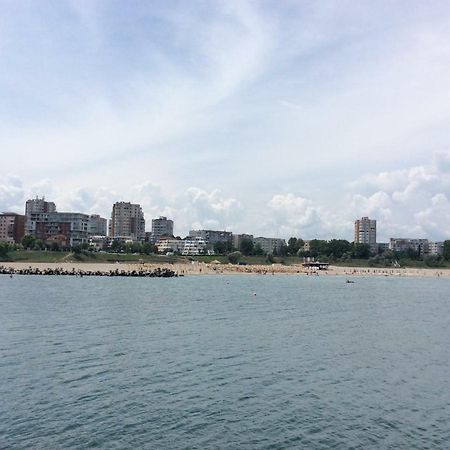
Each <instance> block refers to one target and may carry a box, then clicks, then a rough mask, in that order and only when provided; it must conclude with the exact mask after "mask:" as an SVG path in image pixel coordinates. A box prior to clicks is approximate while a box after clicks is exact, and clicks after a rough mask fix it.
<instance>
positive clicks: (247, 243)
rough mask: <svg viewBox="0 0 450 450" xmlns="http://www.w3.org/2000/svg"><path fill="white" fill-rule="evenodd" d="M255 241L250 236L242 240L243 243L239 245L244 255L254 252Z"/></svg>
mask: <svg viewBox="0 0 450 450" xmlns="http://www.w3.org/2000/svg"><path fill="white" fill-rule="evenodd" d="M253 247H254V244H253V241H252V240H251V239H249V238H243V239H242V241H241V245H240V246H239V250H240V251H241V252H242V254H243V255H245V256H248V255H251V254H252V253H253Z"/></svg>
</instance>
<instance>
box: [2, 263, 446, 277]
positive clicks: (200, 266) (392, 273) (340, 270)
mask: <svg viewBox="0 0 450 450" xmlns="http://www.w3.org/2000/svg"><path fill="white" fill-rule="evenodd" d="M0 266H3V267H4V268H10V269H13V270H24V269H29V268H31V269H38V270H48V269H58V268H59V269H63V270H64V271H72V270H74V271H78V270H79V271H101V272H109V271H112V270H116V269H119V270H124V271H130V272H131V271H133V270H155V269H158V268H159V269H163V270H164V269H166V270H172V271H174V272H176V273H177V274H178V275H214V274H223V275H234V274H255V275H272V274H273V275H275V274H277V275H282V274H284V275H298V276H305V275H314V276H317V275H320V276H336V275H337V276H347V277H358V276H378V277H380V276H383V277H399V276H400V277H436V278H439V277H450V269H441V268H372V267H342V266H330V267H329V269H328V270H321V271H308V270H306V269H305V268H303V267H302V266H301V265H291V266H284V265H281V264H273V265H271V266H268V265H245V266H240V265H232V264H207V263H201V262H194V263H190V264H189V263H186V264H182V263H176V264H168V263H166V264H151V263H119V262H117V263H86V262H64V263H61V262H59V263H32V262H0Z"/></svg>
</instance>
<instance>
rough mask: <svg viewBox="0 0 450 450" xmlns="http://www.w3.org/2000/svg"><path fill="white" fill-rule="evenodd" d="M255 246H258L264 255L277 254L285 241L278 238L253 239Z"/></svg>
mask: <svg viewBox="0 0 450 450" xmlns="http://www.w3.org/2000/svg"><path fill="white" fill-rule="evenodd" d="M253 243H254V244H255V245H259V246H260V247H261V248H262V249H263V251H264V252H265V253H272V254H273V253H278V252H279V251H280V249H281V247H282V246H284V245H286V241H285V240H284V239H280V238H267V237H256V238H254V239H253Z"/></svg>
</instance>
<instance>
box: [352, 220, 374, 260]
mask: <svg viewBox="0 0 450 450" xmlns="http://www.w3.org/2000/svg"><path fill="white" fill-rule="evenodd" d="M354 241H355V244H368V245H370V250H371V251H372V252H373V253H375V252H377V221H376V220H372V219H369V218H368V217H362V218H361V219H358V220H355V239H354Z"/></svg>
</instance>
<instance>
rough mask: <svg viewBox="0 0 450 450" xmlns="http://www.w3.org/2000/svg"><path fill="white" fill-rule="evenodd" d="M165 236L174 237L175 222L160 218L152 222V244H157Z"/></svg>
mask: <svg viewBox="0 0 450 450" xmlns="http://www.w3.org/2000/svg"><path fill="white" fill-rule="evenodd" d="M163 236H168V237H171V236H173V220H171V219H168V218H167V217H164V216H160V217H158V218H156V219H153V220H152V233H151V235H150V240H151V242H153V243H156V242H158V241H159V239H160V238H161V237H163Z"/></svg>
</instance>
